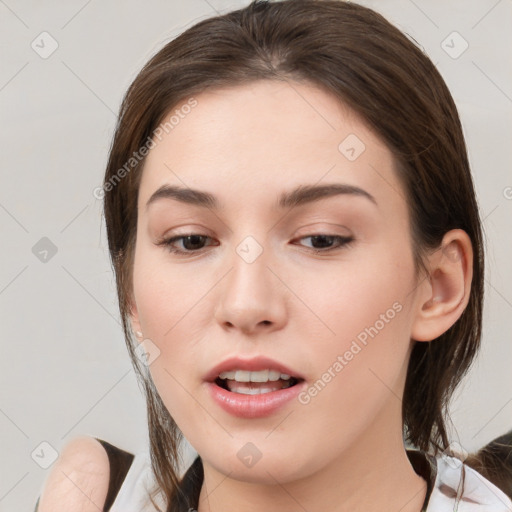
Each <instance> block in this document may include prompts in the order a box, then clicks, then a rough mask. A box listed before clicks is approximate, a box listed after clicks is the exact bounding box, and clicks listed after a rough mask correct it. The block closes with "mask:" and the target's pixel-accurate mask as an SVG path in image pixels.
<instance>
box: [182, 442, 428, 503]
mask: <svg viewBox="0 0 512 512" xmlns="http://www.w3.org/2000/svg"><path fill="white" fill-rule="evenodd" d="M405 452H406V454H407V457H408V458H409V462H410V463H411V466H412V467H413V469H414V471H415V472H416V474H418V475H419V476H421V477H422V478H423V479H424V480H425V481H426V482H427V492H426V495H425V500H424V501H423V505H422V507H421V512H427V509H428V504H429V501H430V496H431V495H432V491H433V489H434V485H435V482H436V478H437V460H436V458H435V457H434V456H433V455H431V454H429V453H425V452H422V451H420V450H416V449H406V450H405ZM203 479H204V470H203V462H202V460H201V457H200V455H198V456H197V457H196V458H195V460H194V462H193V463H192V464H191V466H190V467H189V468H188V470H187V471H186V473H185V474H184V476H183V478H182V479H181V482H180V490H181V491H182V492H179V493H177V501H179V502H180V504H181V505H182V506H185V507H187V509H190V508H193V509H194V510H198V507H199V495H200V492H201V487H202V485H203ZM183 510H185V509H183Z"/></svg>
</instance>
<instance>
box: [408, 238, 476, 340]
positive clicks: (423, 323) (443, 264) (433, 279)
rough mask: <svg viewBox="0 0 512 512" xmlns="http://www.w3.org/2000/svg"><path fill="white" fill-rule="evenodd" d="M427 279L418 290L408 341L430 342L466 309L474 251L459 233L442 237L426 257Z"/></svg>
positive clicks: (468, 240)
mask: <svg viewBox="0 0 512 512" xmlns="http://www.w3.org/2000/svg"><path fill="white" fill-rule="evenodd" d="M428 268H429V277H428V279H425V280H424V282H423V283H422V285H421V286H420V287H419V289H418V293H417V303H416V317H415V320H414V323H413V326H412V330H411V338H412V339H414V340H416V341H432V340H434V339H436V338H438V337H439V336H441V334H443V333H444V332H446V331H447V330H448V329H449V328H450V327H451V326H452V325H453V324H454V323H455V322H456V321H457V320H458V319H459V318H460V316H461V315H462V313H463V312H464V309H465V308H466V306H467V304H468V301H469V296H470V291H471V281H472V277H473V249H472V244H471V240H470V238H469V236H468V235H467V233H466V232H465V231H463V230H461V229H453V230H451V231H449V232H448V233H446V234H445V236H444V237H443V241H442V243H441V246H440V247H439V249H437V250H436V251H434V252H433V253H431V254H430V256H429V257H428Z"/></svg>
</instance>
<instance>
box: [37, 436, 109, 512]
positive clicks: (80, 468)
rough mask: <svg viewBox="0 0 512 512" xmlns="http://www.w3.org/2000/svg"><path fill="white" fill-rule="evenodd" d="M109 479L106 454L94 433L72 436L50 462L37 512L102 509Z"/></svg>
mask: <svg viewBox="0 0 512 512" xmlns="http://www.w3.org/2000/svg"><path fill="white" fill-rule="evenodd" d="M109 479H110V464H109V458H108V454H107V452H106V451H105V449H104V448H103V446H102V445H101V443H100V442H99V441H98V440H97V439H95V438H94V437H89V436H79V437H76V438H74V439H72V440H71V441H69V442H68V443H67V444H66V445H65V446H64V447H63V448H62V450H61V452H60V454H59V458H58V459H57V461H56V462H55V464H54V465H53V468H52V470H51V472H50V474H49V475H48V477H47V480H46V482H45V485H44V488H43V491H42V493H41V497H40V501H39V506H38V512H51V511H53V510H61V509H62V510H65V509H67V510H81V511H83V512H88V511H91V512H92V511H94V512H97V511H98V510H103V506H104V504H105V500H106V497H107V492H108V487H109Z"/></svg>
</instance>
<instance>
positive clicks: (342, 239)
mask: <svg viewBox="0 0 512 512" xmlns="http://www.w3.org/2000/svg"><path fill="white" fill-rule="evenodd" d="M193 236H196V237H202V238H210V237H209V236H207V235H202V234H200V233H190V234H185V235H178V236H173V237H171V238H164V239H162V240H160V241H158V242H157V243H156V245H158V246H164V247H165V249H166V250H167V251H169V252H170V253H173V254H177V255H181V256H184V257H188V256H192V255H194V254H198V253H201V252H202V249H203V248H202V249H198V250H197V251H191V250H187V251H184V250H181V249H176V248H175V247H173V246H172V244H173V243H174V242H177V241H178V240H182V239H184V238H188V237H193ZM316 237H327V238H333V239H335V240H338V241H339V245H338V246H337V247H329V248H327V249H314V248H311V247H309V248H307V249H309V250H310V251H311V252H313V253H315V254H322V253H328V252H332V251H336V250H341V249H344V248H346V247H348V246H350V244H351V243H352V242H353V241H354V237H352V236H341V235H329V234H325V233H319V234H315V235H308V236H303V237H300V238H298V240H303V239H304V238H316Z"/></svg>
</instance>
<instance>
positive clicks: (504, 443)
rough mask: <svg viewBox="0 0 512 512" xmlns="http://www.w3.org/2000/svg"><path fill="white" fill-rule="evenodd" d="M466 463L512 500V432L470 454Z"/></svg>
mask: <svg viewBox="0 0 512 512" xmlns="http://www.w3.org/2000/svg"><path fill="white" fill-rule="evenodd" d="M464 463H465V464H467V465H468V466H470V467H472V468H473V469H475V470H476V471H478V472H479V473H480V474H481V475H482V476H484V477H485V478H487V480H489V481H490V482H492V483H493V484H494V485H495V486H496V487H498V488H499V489H501V490H502V491H503V492H504V493H505V494H506V495H507V496H508V497H509V498H511V499H512V430H511V431H509V432H507V433H506V434H504V435H502V436H500V437H497V438H496V439H493V440H492V441H491V442H490V443H488V444H486V445H485V446H484V447H483V448H481V449H480V450H479V451H478V452H476V453H472V454H470V455H469V456H468V457H467V458H466V460H464Z"/></svg>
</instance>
